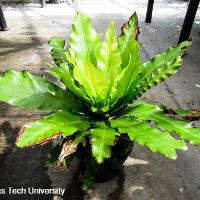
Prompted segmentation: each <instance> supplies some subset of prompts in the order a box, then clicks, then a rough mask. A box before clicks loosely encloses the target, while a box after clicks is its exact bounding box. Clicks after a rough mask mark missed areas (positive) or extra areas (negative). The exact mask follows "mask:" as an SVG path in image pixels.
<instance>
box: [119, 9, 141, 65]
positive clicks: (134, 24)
mask: <svg viewBox="0 0 200 200" xmlns="http://www.w3.org/2000/svg"><path fill="white" fill-rule="evenodd" d="M121 30H122V33H121V35H120V37H119V38H118V43H119V51H120V54H121V57H122V65H121V66H122V68H124V67H126V66H127V65H128V62H129V59H130V53H131V52H130V49H129V44H130V40H131V41H133V42H135V43H138V42H137V37H138V34H139V27H138V18H137V14H136V12H135V13H134V14H133V15H132V16H131V17H130V19H129V20H128V21H127V22H126V23H125V24H124V25H123V26H122V28H121ZM138 44H139V43H138Z"/></svg>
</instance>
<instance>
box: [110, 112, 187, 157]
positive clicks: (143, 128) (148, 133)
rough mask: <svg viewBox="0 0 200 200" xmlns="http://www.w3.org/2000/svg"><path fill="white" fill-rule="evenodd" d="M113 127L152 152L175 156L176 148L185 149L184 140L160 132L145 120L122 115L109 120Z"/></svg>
mask: <svg viewBox="0 0 200 200" xmlns="http://www.w3.org/2000/svg"><path fill="white" fill-rule="evenodd" d="M110 123H111V126H112V127H113V128H117V129H118V130H119V132H120V133H127V134H128V135H129V137H130V139H131V140H136V141H137V142H138V143H139V144H140V145H142V146H144V145H145V146H147V147H149V149H150V150H151V151H153V152H154V153H158V152H159V153H161V154H164V155H165V156H166V157H168V158H173V159H174V158H176V149H184V150H185V149H187V146H186V145H185V143H184V141H182V140H176V139H175V138H173V137H172V136H171V135H170V134H169V133H168V132H166V131H165V132H161V131H159V130H158V129H156V128H154V127H152V126H149V125H148V124H147V123H145V122H141V121H137V120H136V119H135V118H133V117H128V116H124V117H121V118H118V119H114V120H111V121H110Z"/></svg>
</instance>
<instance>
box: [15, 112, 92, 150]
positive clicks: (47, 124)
mask: <svg viewBox="0 0 200 200" xmlns="http://www.w3.org/2000/svg"><path fill="white" fill-rule="evenodd" d="M89 126H90V123H89V121H88V120H87V119H86V118H84V117H83V116H81V115H78V114H74V113H71V112H69V111H59V112H57V113H53V114H51V115H49V116H46V117H44V118H43V119H39V120H37V121H35V122H33V123H32V124H28V125H26V126H25V127H24V128H23V129H22V130H21V132H20V134H19V137H18V140H17V146H18V147H27V146H32V145H36V144H40V143H44V142H46V141H48V140H49V139H52V138H54V137H55V136H57V135H59V134H63V135H64V136H70V135H72V134H73V133H74V132H76V131H78V130H81V131H85V130H86V129H88V128H89Z"/></svg>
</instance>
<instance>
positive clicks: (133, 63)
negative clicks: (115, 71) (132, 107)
mask: <svg viewBox="0 0 200 200" xmlns="http://www.w3.org/2000/svg"><path fill="white" fill-rule="evenodd" d="M128 48H129V49H130V60H129V63H128V65H127V67H126V68H124V69H123V71H122V75H121V78H120V80H119V81H118V83H117V95H116V99H115V103H114V104H113V105H112V107H114V108H119V107H120V105H124V104H125V103H127V102H128V101H129V100H130V98H131V97H132V91H133V88H134V86H135V83H136V81H137V79H138V75H139V73H140V72H141V61H140V55H139V53H140V52H139V43H138V42H136V41H134V40H132V39H130V40H129V44H128Z"/></svg>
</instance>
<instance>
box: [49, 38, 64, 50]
mask: <svg viewBox="0 0 200 200" xmlns="http://www.w3.org/2000/svg"><path fill="white" fill-rule="evenodd" d="M48 44H49V45H50V46H52V47H54V48H59V49H64V47H65V40H64V39H63V38H51V39H50V40H49V42H48Z"/></svg>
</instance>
